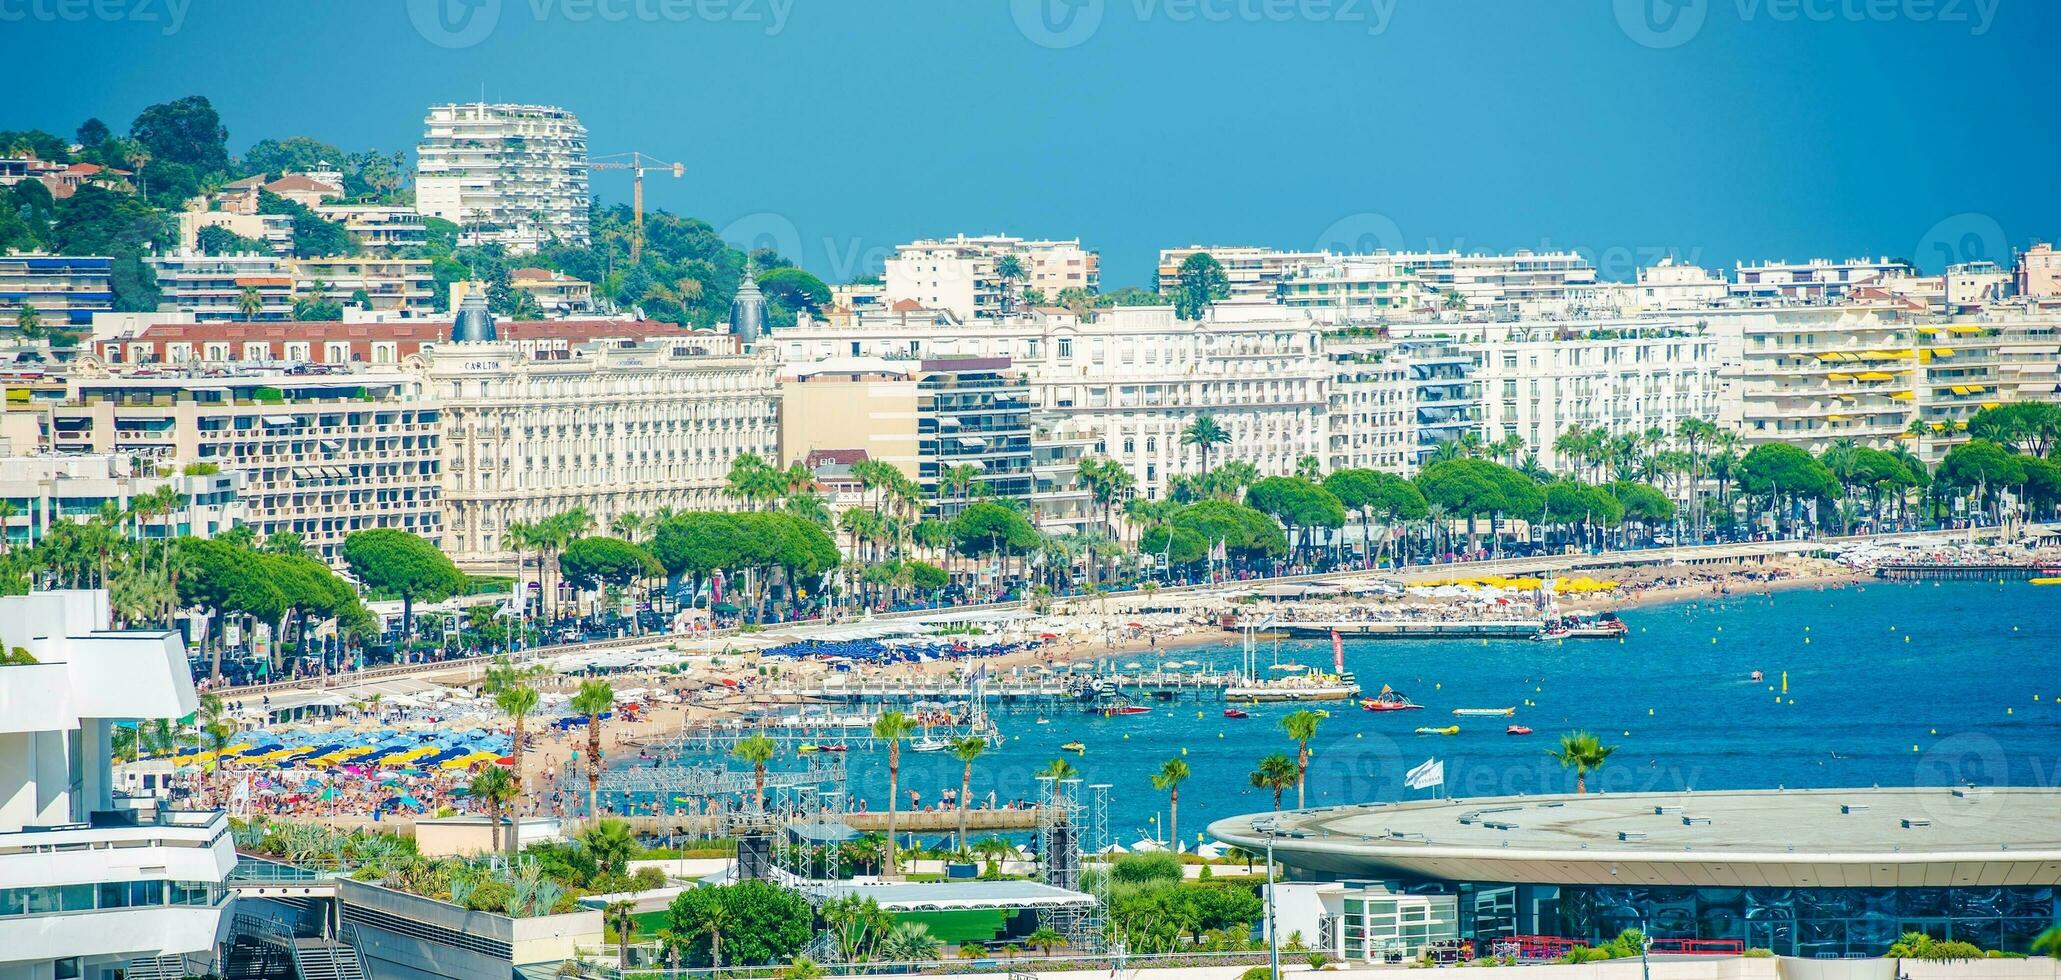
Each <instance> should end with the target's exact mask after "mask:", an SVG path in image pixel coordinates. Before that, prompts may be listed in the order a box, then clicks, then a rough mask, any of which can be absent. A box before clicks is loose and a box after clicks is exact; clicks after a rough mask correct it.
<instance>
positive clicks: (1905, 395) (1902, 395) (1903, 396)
mask: <svg viewBox="0 0 2061 980" xmlns="http://www.w3.org/2000/svg"><path fill="white" fill-rule="evenodd" d="M1889 397H1891V398H1894V399H1896V400H1897V401H1900V402H1907V401H1910V400H1911V393H1910V392H1908V391H1897V392H1892V393H1890V396H1889Z"/></svg>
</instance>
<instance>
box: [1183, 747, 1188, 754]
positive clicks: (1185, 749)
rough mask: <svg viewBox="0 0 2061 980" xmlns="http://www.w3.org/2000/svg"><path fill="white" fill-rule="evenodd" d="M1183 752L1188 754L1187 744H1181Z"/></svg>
mask: <svg viewBox="0 0 2061 980" xmlns="http://www.w3.org/2000/svg"><path fill="white" fill-rule="evenodd" d="M1181 754H1182V755H1187V754H1188V747H1187V746H1185V745H1183V746H1181Z"/></svg>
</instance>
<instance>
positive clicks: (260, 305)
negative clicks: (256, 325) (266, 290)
mask: <svg viewBox="0 0 2061 980" xmlns="http://www.w3.org/2000/svg"><path fill="white" fill-rule="evenodd" d="M264 309H265V296H264V294H263V293H260V292H258V287H256V286H245V287H243V292H240V293H237V294H236V312H238V313H241V314H243V319H244V320H245V321H246V322H248V321H251V320H255V319H257V318H258V314H259V313H260V312H263V310H264Z"/></svg>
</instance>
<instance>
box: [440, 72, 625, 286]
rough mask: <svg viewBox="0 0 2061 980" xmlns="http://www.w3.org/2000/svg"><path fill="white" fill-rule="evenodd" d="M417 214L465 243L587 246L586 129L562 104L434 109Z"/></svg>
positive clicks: (512, 247) (513, 248) (518, 247)
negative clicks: (452, 229) (447, 227)
mask: <svg viewBox="0 0 2061 980" xmlns="http://www.w3.org/2000/svg"><path fill="white" fill-rule="evenodd" d="M415 153H416V158H417V159H416V174H415V209H416V210H417V211H419V212H421V213H422V214H425V215H429V216H431V217H436V218H442V219H444V220H446V221H450V222H453V223H455V224H457V225H458V226H459V228H460V240H461V241H464V242H467V243H476V244H488V243H499V244H501V245H504V246H507V248H508V250H509V251H510V252H515V253H523V252H532V251H535V250H536V249H537V247H538V246H540V245H542V244H544V243H545V242H549V241H551V240H553V239H557V240H560V241H564V242H568V243H571V244H575V245H585V244H586V243H587V235H588V218H587V208H588V199H587V128H586V127H585V126H582V125H580V120H579V118H578V117H577V116H574V115H573V114H572V113H570V112H567V111H566V110H564V109H560V108H558V107H556V106H542V105H513V104H506V103H491V104H490V103H484V102H470V103H463V104H452V105H437V106H431V107H430V110H429V115H428V116H427V117H425V118H424V119H423V135H422V142H421V143H420V144H417V146H416V148H415Z"/></svg>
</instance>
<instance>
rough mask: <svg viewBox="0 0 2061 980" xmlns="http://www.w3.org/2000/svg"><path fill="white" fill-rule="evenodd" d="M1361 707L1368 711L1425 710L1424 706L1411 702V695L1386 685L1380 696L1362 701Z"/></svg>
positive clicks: (1383, 686)
mask: <svg viewBox="0 0 2061 980" xmlns="http://www.w3.org/2000/svg"><path fill="white" fill-rule="evenodd" d="M1360 707H1362V708H1365V709H1367V710H1368V711H1420V710H1423V708H1424V706H1423V705H1421V704H1418V703H1417V702H1415V701H1412V700H1410V696H1409V695H1407V694H1404V693H1403V692H1401V691H1397V690H1394V689H1391V688H1390V687H1389V686H1388V685H1386V684H1383V685H1381V693H1380V694H1376V695H1374V696H1373V697H1371V698H1363V699H1361V700H1360Z"/></svg>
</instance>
